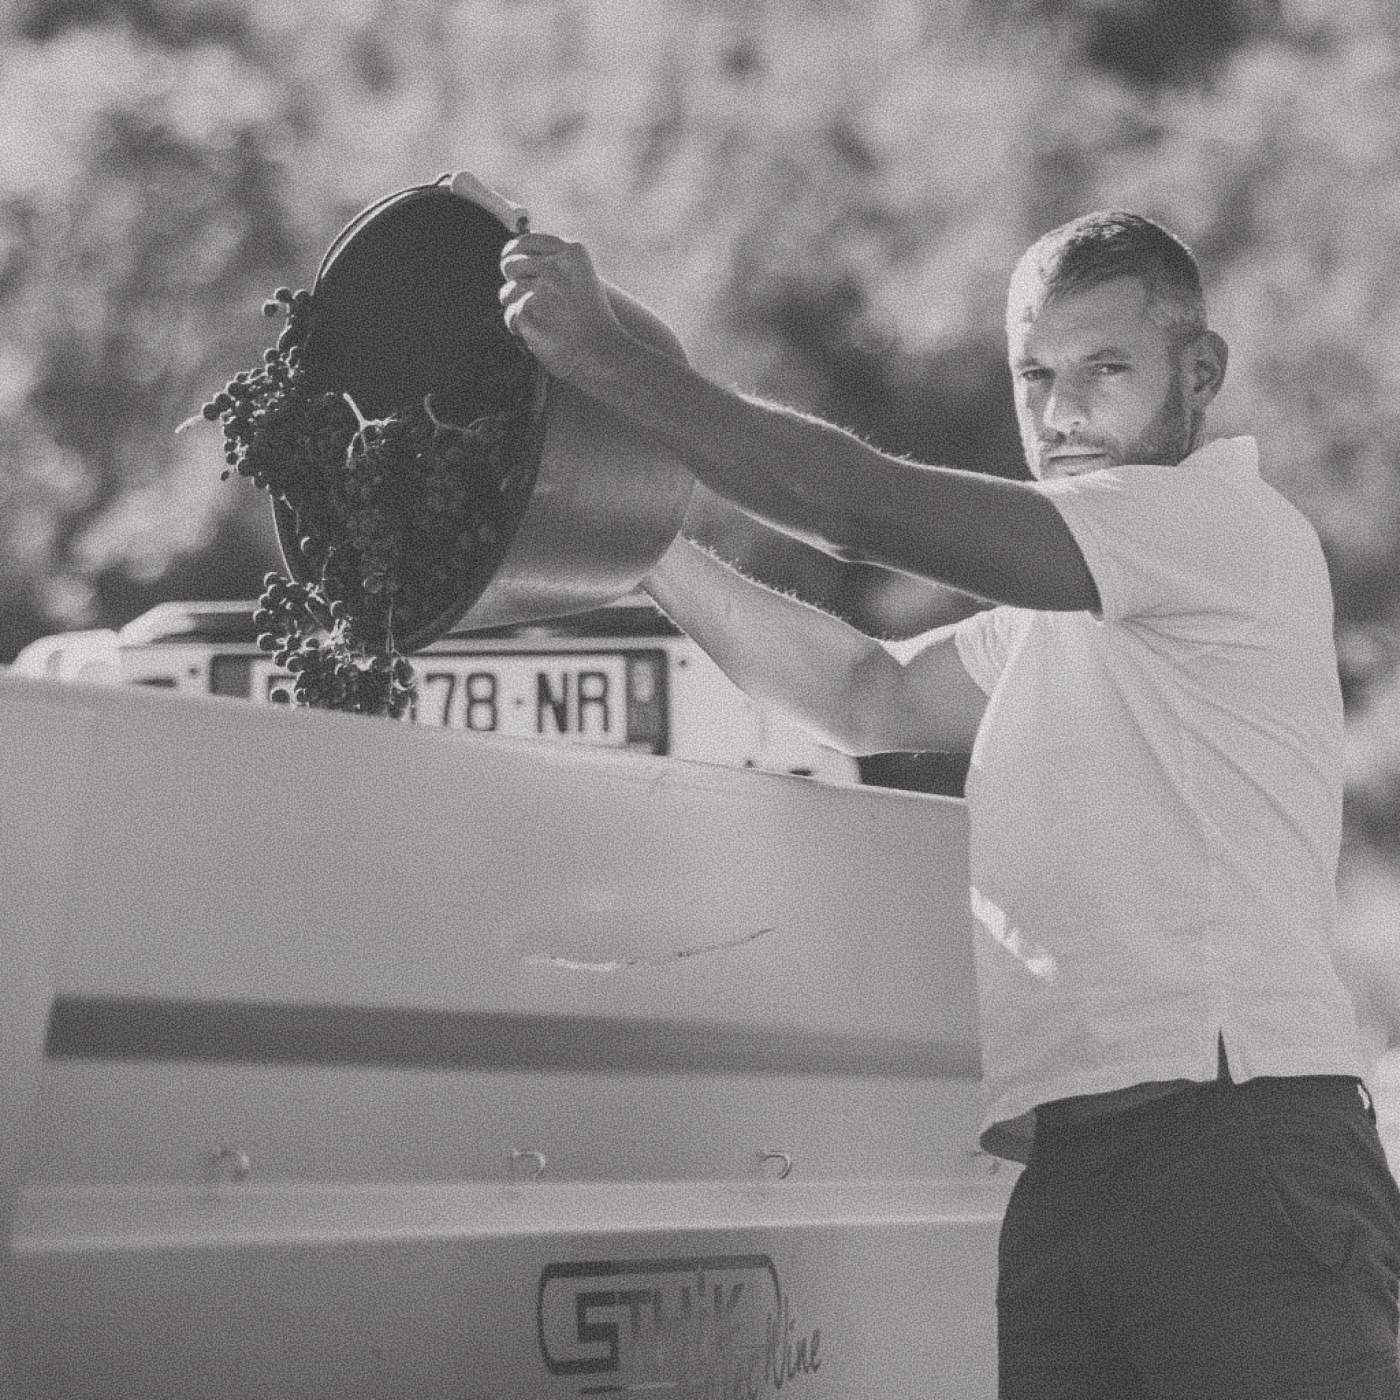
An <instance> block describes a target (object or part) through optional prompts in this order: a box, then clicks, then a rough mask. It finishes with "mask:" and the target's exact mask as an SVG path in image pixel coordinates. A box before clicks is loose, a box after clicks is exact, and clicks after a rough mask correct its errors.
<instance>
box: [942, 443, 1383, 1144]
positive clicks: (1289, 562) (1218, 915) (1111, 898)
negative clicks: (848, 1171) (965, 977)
mask: <svg viewBox="0 0 1400 1400" xmlns="http://www.w3.org/2000/svg"><path fill="white" fill-rule="evenodd" d="M1038 489H1040V490H1042V491H1044V492H1045V494H1046V495H1047V496H1049V497H1050V498H1051V499H1052V500H1053V501H1054V502H1055V504H1056V506H1057V507H1058V508H1059V510H1060V512H1061V514H1062V515H1063V517H1064V519H1065V521H1066V522H1067V523H1068V525H1069V528H1070V530H1071V531H1072V532H1073V534H1074V537H1075V539H1076V540H1077V541H1078V543H1079V546H1080V548H1081V549H1082V551H1083V553H1084V557H1085V560H1086V561H1087V563H1088V565H1089V569H1090V571H1091V572H1092V574H1093V576H1094V581H1095V583H1096V584H1097V585H1098V590H1099V596H1100V599H1101V602H1102V614H1101V616H1094V615H1090V614H1088V613H1083V612H1079V613H1069V612H1039V611H1031V610H1027V609H1021V608H1009V607H997V608H993V609H990V610H988V611H986V612H982V613H978V614H976V615H974V616H973V617H971V618H968V619H967V620H966V621H965V622H962V623H960V624H958V626H957V628H956V630H955V633H954V635H955V639H956V644H957V647H958V651H959V653H960V655H961V657H962V660H963V664H964V665H965V666H966V668H967V670H968V673H969V674H970V675H971V676H972V677H973V679H974V680H975V681H976V682H977V683H978V685H980V686H981V688H982V689H983V690H985V691H986V692H987V694H988V696H989V697H990V698H989V701H988V705H987V710H986V714H985V716H984V718H983V720H982V724H981V727H980V729H979V731H978V735H977V740H976V745H975V748H974V750H973V754H972V764H971V768H970V771H969V775H968V781H967V804H968V811H969V818H970V840H971V875H970V880H971V886H972V892H971V899H972V909H973V913H974V915H975V921H974V922H975V928H976V938H977V980H978V997H979V1003H980V1009H981V1021H982V1046H983V1069H984V1089H985V1093H986V1113H985V1117H984V1120H983V1132H982V1145H983V1146H984V1147H985V1148H986V1149H987V1150H988V1151H991V1152H995V1153H997V1154H999V1155H1002V1156H1007V1157H1012V1158H1015V1159H1017V1160H1025V1155H1026V1150H1027V1149H1028V1147H1029V1141H1030V1136H1031V1133H1032V1131H1033V1122H1034V1120H1033V1117H1032V1116H1031V1110H1033V1109H1034V1107H1035V1105H1036V1104H1038V1103H1043V1102H1046V1101H1048V1100H1051V1099H1058V1098H1064V1097H1067V1096H1070V1095H1075V1094H1095V1093H1103V1092H1105V1091H1108V1090H1112V1089H1122V1088H1126V1087H1128V1086H1130V1085H1133V1084H1138V1083H1143V1082H1146V1081H1151V1080H1164V1079H1179V1078H1186V1079H1196V1080H1208V1079H1213V1078H1215V1075H1216V1060H1217V1049H1216V1037H1217V1035H1218V1034H1219V1033H1222V1032H1223V1035H1224V1039H1225V1046H1226V1050H1227V1053H1228V1055H1229V1060H1230V1067H1231V1072H1232V1075H1233V1077H1234V1078H1235V1079H1236V1080H1242V1079H1250V1078H1254V1077H1255V1076H1258V1075H1298V1074H1354V1075H1358V1076H1359V1075H1361V1074H1362V1073H1363V1052H1362V1047H1361V1043H1360V1039H1359V1036H1358V1033H1357V1029H1356V1021H1355V1016H1354V1013H1353V1010H1352V1005H1351V1002H1350V1000H1349V998H1348V996H1347V993H1346V991H1345V990H1344V988H1343V986H1342V984H1341V982H1340V980H1339V979H1338V977H1337V975H1336V973H1335V971H1334V970H1333V967H1332V963H1331V959H1330V949H1331V945H1332V941H1333V938H1334V936H1335V923H1336V910H1335V880H1336V868H1337V856H1338V849H1339V845H1340V837H1341V797H1342V793H1341V782H1342V776H1341V775H1342V706H1341V694H1340V689H1339V685H1338V680H1337V664H1336V655H1335V651H1334V647H1333V637H1332V621H1333V618H1332V594H1331V588H1330V584H1329V581H1328V575H1327V570H1326V566H1325V564H1324V561H1323V557H1322V552H1321V549H1320V547H1319V545H1318V541H1317V537H1316V535H1315V533H1314V532H1313V530H1312V528H1311V526H1310V525H1309V524H1308V523H1307V522H1306V521H1305V520H1304V519H1303V517H1302V516H1301V515H1300V514H1299V513H1298V512H1297V511H1296V510H1295V509H1294V508H1293V507H1292V506H1291V505H1289V504H1288V502H1287V501H1285V500H1284V498H1283V497H1282V496H1280V495H1279V494H1278V492H1277V491H1275V490H1274V489H1273V488H1272V487H1270V486H1269V485H1267V484H1266V483H1265V482H1264V481H1263V480H1262V479H1261V478H1260V476H1259V471H1258V451H1257V449H1256V447H1255V444H1254V441H1253V439H1250V438H1234V439H1228V440H1223V441H1218V442H1215V443H1212V444H1210V445H1209V446H1207V447H1205V448H1203V449H1201V450H1200V451H1198V452H1196V453H1194V454H1192V455H1191V456H1190V457H1188V458H1186V460H1185V461H1183V462H1181V463H1180V464H1179V465H1177V466H1171V467H1166V466H1125V467H1119V468H1115V469H1111V470H1105V471H1097V472H1090V473H1086V474H1084V475H1082V476H1078V477H1073V478H1070V479H1068V480H1062V481H1054V482H1046V483H1042V484H1041V485H1040V486H1039V488H1038Z"/></svg>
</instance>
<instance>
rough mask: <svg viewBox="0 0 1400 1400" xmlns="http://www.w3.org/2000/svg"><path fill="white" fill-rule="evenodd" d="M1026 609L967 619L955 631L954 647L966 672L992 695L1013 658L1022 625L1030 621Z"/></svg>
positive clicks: (992, 611)
mask: <svg viewBox="0 0 1400 1400" xmlns="http://www.w3.org/2000/svg"><path fill="white" fill-rule="evenodd" d="M1029 616H1030V615H1029V614H1028V613H1027V612H1026V611H1025V609H1023V608H1010V607H999V608H986V609H984V610H983V611H982V612H976V613H973V614H972V616H971V617H965V618H964V619H963V620H962V621H961V622H959V623H958V624H957V625H956V626H955V627H954V628H953V644H954V646H956V647H957V649H958V656H959V657H960V658H961V659H962V664H963V668H964V669H965V670H966V671H967V674H968V675H969V676H971V677H972V679H973V680H974V681H975V682H976V684H977V686H978V687H979V688H980V689H981V690H982V691H983V692H985V693H986V694H987V695H990V694H991V693H992V691H993V690H994V689H995V688H996V683H997V681H998V680H999V679H1000V678H1001V673H1002V672H1003V671H1004V670H1005V669H1006V663H1007V660H1008V658H1009V657H1010V656H1011V652H1012V649H1013V648H1014V646H1015V643H1016V639H1017V637H1018V636H1019V634H1020V632H1021V630H1022V626H1021V624H1022V623H1024V622H1025V621H1027V620H1029Z"/></svg>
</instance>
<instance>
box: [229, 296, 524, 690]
mask: <svg viewBox="0 0 1400 1400" xmlns="http://www.w3.org/2000/svg"><path fill="white" fill-rule="evenodd" d="M279 310H280V311H282V312H284V314H285V315H286V326H285V328H284V329H283V331H282V333H281V335H280V336H279V338H278V341H277V344H276V345H275V346H274V347H272V348H271V349H269V350H268V351H267V352H266V354H265V355H264V358H263V364H262V366H261V367H260V368H259V369H257V370H256V371H244V372H242V373H240V374H238V375H237V376H236V377H235V378H234V379H232V380H231V381H229V383H228V384H227V385H226V386H225V387H224V389H223V390H222V391H221V392H220V393H218V394H217V395H215V396H214V397H213V398H212V399H211V400H210V401H209V402H208V403H206V404H205V405H204V406H203V409H202V410H201V412H202V415H203V417H204V418H205V419H207V420H208V421H210V422H213V421H215V420H222V423H223V431H224V457H225V461H226V464H227V467H226V470H225V471H224V473H223V475H224V477H225V479H227V478H228V477H229V476H231V475H233V474H234V473H235V472H236V473H237V474H238V475H239V476H242V477H246V478H248V479H249V480H251V481H252V483H253V484H254V485H255V486H256V487H258V488H259V489H260V490H264V491H267V492H268V493H269V494H270V495H271V496H273V497H274V498H275V499H277V500H278V501H280V502H281V503H282V505H283V506H284V507H285V508H286V509H287V510H288V511H289V512H290V513H291V514H292V516H294V518H295V521H296V535H297V552H298V554H299V556H300V560H301V563H302V565H303V566H304V571H305V575H306V576H307V577H308V578H310V579H313V580H314V582H310V583H298V582H294V581H293V580H291V579H288V578H284V577H282V576H281V575H278V574H270V575H269V576H268V578H267V579H266V580H265V581H264V591H263V594H262V597H261V598H260V599H259V605H258V613H257V616H258V619H259V621H258V628H259V632H260V633H261V634H262V635H261V636H260V638H259V645H261V646H263V647H264V649H265V650H267V651H270V652H272V653H274V654H275V656H276V658H277V660H278V663H279V664H280V665H286V666H287V667H288V669H289V670H291V671H292V672H293V675H294V678H295V683H294V691H295V696H296V700H297V703H298V704H304V705H314V706H319V707H322V708H328V709H340V710H347V711H351V712H354V713H357V714H387V715H392V716H395V717H397V716H398V715H401V714H403V713H404V711H405V709H406V708H407V706H408V704H409V702H410V700H411V697H412V673H411V668H410V667H409V664H408V662H407V660H406V658H405V657H404V656H403V654H402V653H401V651H400V650H399V648H398V647H397V645H396V643H395V632H396V631H397V632H398V634H399V636H411V635H412V634H413V633H414V632H415V631H416V630H417V629H419V628H420V627H423V626H429V625H431V624H432V622H433V621H434V617H435V615H436V614H437V613H439V612H440V611H441V610H442V607H443V605H444V601H445V600H446V601H447V602H449V603H450V601H451V600H452V598H453V596H454V588H458V587H459V585H460V581H461V580H462V579H463V578H465V577H468V576H469V574H470V571H471V569H472V567H473V560H474V558H475V556H477V555H478V554H479V553H480V552H481V550H482V549H483V548H489V547H490V546H491V545H493V544H494V543H495V542H496V541H497V540H498V539H499V538H500V537H501V532H502V530H503V528H504V521H505V518H506V516H507V515H509V514H510V512H511V511H512V510H513V509H515V507H516V506H517V505H518V503H519V495H520V492H519V489H518V488H521V487H522V486H526V487H528V482H527V481H526V480H525V479H524V476H525V465H526V464H525V463H524V462H523V461H516V460H515V457H514V454H513V452H512V449H511V444H512V442H513V441H515V440H518V438H519V436H520V434H521V433H523V431H524V430H525V427H526V424H527V421H528V416H529V414H530V411H531V403H532V393H531V390H530V385H531V384H532V382H533V381H532V377H531V376H532V373H533V371H532V362H531V361H530V360H529V357H528V356H527V355H525V354H524V352H522V353H521V356H520V359H519V361H518V362H516V363H513V364H507V365H506V366H503V367H502V366H495V367H491V368H490V369H488V371H487V372H488V374H489V375H491V376H494V381H493V382H490V383H486V384H484V385H480V386H478V394H479V397H481V398H483V400H484V401H485V402H494V403H506V404H509V405H512V407H511V408H508V409H506V410H504V411H502V412H498V413H492V414H487V415H484V416H479V417H477V418H475V419H474V420H473V421H471V422H469V423H467V424H465V425H460V424H457V423H454V422H451V421H449V420H448V418H446V417H444V416H441V415H440V414H439V412H438V408H437V406H436V405H435V403H434V401H433V398H432V396H431V395H429V396H426V397H425V398H423V399H422V400H421V401H420V402H417V403H409V404H406V405H402V406H400V407H398V408H397V409H396V410H395V411H394V412H392V413H390V414H387V415H385V416H383V417H380V418H367V417H365V415H364V414H363V413H362V412H361V410H360V407H359V405H358V404H356V402H355V401H354V399H353V398H352V397H351V396H350V395H349V394H347V393H337V392H335V391H333V390H327V389H325V388H323V387H317V386H315V385H313V384H312V383H311V382H310V376H309V375H308V372H307V367H306V348H307V345H308V343H309V340H310V338H311V336H312V333H313V331H314V328H315V307H314V299H313V297H312V294H311V293H310V292H308V291H296V292H293V291H291V290H289V289H288V288H286V287H282V288H279V289H278V290H277V292H276V293H275V294H274V297H273V299H272V300H271V301H269V302H267V304H266V305H265V306H264V307H263V311H264V314H266V315H268V316H275V315H277V313H278V312H279Z"/></svg>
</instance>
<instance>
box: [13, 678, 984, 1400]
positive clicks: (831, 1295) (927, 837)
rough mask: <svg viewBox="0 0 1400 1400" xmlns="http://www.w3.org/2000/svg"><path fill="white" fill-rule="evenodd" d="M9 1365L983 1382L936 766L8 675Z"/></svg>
mask: <svg viewBox="0 0 1400 1400" xmlns="http://www.w3.org/2000/svg"><path fill="white" fill-rule="evenodd" d="M0 726H2V727H3V732H4V734H5V735H6V739H5V743H4V745H3V746H0V770H3V778H4V786H3V790H2V791H0V804H3V811H0V875H3V878H4V882H5V889H6V898H5V901H4V906H3V913H2V914H0V918H3V920H4V924H3V941H2V942H0V958H3V960H4V963H5V966H4V975H3V976H0V999H3V1009H4V1011H5V1013H6V1014H5V1015H4V1017H3V1019H2V1020H0V1025H3V1028H4V1029H3V1034H4V1035H5V1037H6V1040H5V1047H4V1048H5V1058H4V1064H5V1066H6V1069H5V1071H4V1075H3V1081H0V1094H3V1101H2V1102H0V1107H3V1110H4V1112H5V1117H6V1121H7V1122H10V1123H20V1124H23V1125H26V1126H27V1128H28V1139H27V1141H23V1140H21V1139H20V1138H16V1137H15V1136H14V1135H7V1140H6V1141H5V1142H4V1143H3V1145H0V1227H3V1228H4V1231H5V1238H7V1239H8V1241H9V1248H8V1250H7V1251H6V1253H5V1255H4V1256H3V1258H4V1268H5V1277H4V1279H3V1283H4V1287H5V1293H4V1296H5V1298H6V1300H7V1303H6V1314H5V1320H6V1324H7V1326H6V1333H5V1337H6V1345H7V1348H8V1366H9V1370H10V1373H11V1374H10V1376H9V1378H8V1380H0V1393H6V1392H4V1390H3V1386H4V1385H8V1387H9V1390H8V1393H7V1395H8V1396H14V1397H24V1400H29V1397H35V1398H36V1400H47V1398H48V1397H53V1398H54V1400H57V1397H63V1400H81V1397H93V1400H97V1397H103V1400H127V1397H130V1400H138V1397H139V1398H140V1400H146V1397H151V1396H157V1395H169V1396H187V1395H200V1396H205V1397H210V1400H223V1397H228V1400H232V1398H233V1397H235V1396H237V1397H240V1400H242V1397H247V1396H256V1397H261V1398H262V1400H271V1398H272V1397H288V1400H290V1398H291V1397H297V1400H304V1397H326V1400H330V1397H336V1398H337V1400H340V1398H341V1397H349V1396H362V1397H381V1396H382V1397H389V1396H395V1397H400V1396H410V1395H411V1396H414V1397H430V1396H431V1397H444V1398H446V1397H452V1400H462V1397H474V1396H487V1395H490V1396H492V1397H515V1396H519V1397H522V1398H523V1397H526V1396H529V1397H551V1396H560V1397H563V1396H570V1397H574V1396H587V1395H626V1394H638V1395H640V1394H653V1393H660V1394H671V1395H676V1396H694V1397H711V1396H714V1397H719V1396H724V1397H728V1396H748V1397H752V1396H758V1395H764V1394H770V1393H774V1392H776V1391H777V1390H779V1389H781V1388H783V1387H785V1386H786V1387H791V1388H792V1390H793V1392H794V1394H795V1395H797V1396H804V1395H805V1396H810V1397H813V1400H821V1398H822V1397H831V1400H836V1397H843V1400H844V1398H845V1397H851V1396H857V1395H879V1396H881V1397H885V1400H897V1398H898V1397H909V1400H913V1397H916V1396H917V1397H919V1398H920V1400H925V1397H930V1396H948V1397H957V1400H976V1397H979V1396H985V1397H990V1396H992V1395H993V1394H994V1392H995V1346H994V1331H995V1323H994V1307H993V1291H994V1273H995V1240H996V1232H997V1228H998V1224H999V1220H1000V1215H1001V1211H1002V1207H1003V1204H1004V1201H1005V1197H1006V1193H1007V1190H1008V1187H1009V1184H1010V1182H1009V1180H1008V1179H1007V1178H1008V1176H1009V1173H1008V1172H1006V1171H1002V1172H999V1173H991V1172H989V1171H988V1168H987V1165H986V1160H985V1159H984V1158H982V1157H980V1156H979V1155H978V1154H977V1153H976V1151H975V1147H976V1143H975V1134H976V1127H977V1074H978V1053H977V1040H976V1017H975V1001H974V994H973V977H972V949H971V942H970V935H969V929H968V920H969V917H970V915H969V913H968V909H967V889H966V870H965V861H966V847H965V829H964V820H963V809H962V805H961V803H959V802H956V801H953V800H950V799H942V798H935V797H928V796H922V795H917V794H912V793H906V792H893V791H882V790H876V789H871V788H861V787H854V786H838V785H832V784H825V783H820V782H812V781H810V780H805V779H802V778H795V777H786V776H781V775H777V774H771V773H761V772H752V771H742V770H737V769H727V768H721V767H717V766H711V765H706V764H699V763H691V762H685V761H681V760H677V759H673V758H665V757H650V756H648V757H639V756H638V755H636V754H621V753H615V752H611V751H606V750H599V749H585V748H580V747H575V746H569V747H561V746H548V745H540V744H532V743H530V742H528V741H524V740H519V741H517V740H511V739H504V738H500V737H492V738H480V739H478V738H475V737H474V736H471V735H463V734H460V733H459V734H447V733H445V732H442V731H437V730H432V729H427V728H421V727H413V726H405V725H390V724H382V723H376V722H373V721H366V720H361V719H355V718H350V717H345V716H340V715H329V714H320V713H311V712H301V711H297V712H293V711H289V710H286V709H282V708H278V707H275V706H252V705H248V704H246V703H242V702H239V701H235V700H224V699H219V698H207V697H197V696H188V695H173V694H168V693H159V692H152V691H147V690H143V689H137V688H130V687H102V686H90V685H65V684H59V683H57V682H54V681H46V680H41V679H33V678H29V677H25V676H20V675H16V674H13V673H5V672H0Z"/></svg>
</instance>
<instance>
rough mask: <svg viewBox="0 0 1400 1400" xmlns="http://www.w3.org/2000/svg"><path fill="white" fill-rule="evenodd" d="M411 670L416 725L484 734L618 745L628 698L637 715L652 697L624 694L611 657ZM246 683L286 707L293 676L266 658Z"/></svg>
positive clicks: (451, 659) (477, 659)
mask: <svg viewBox="0 0 1400 1400" xmlns="http://www.w3.org/2000/svg"><path fill="white" fill-rule="evenodd" d="M648 661H650V657H648ZM413 671H414V680H415V683H416V686H417V698H416V700H415V701H414V704H413V708H412V711H411V713H410V718H411V719H412V720H413V721H414V722H415V723H417V724H427V725H433V726H435V727H439V728H445V729H465V730H472V731H475V732H477V733H482V734H505V735H510V736H514V737H517V738H530V739H559V740H564V741H572V742H575V743H585V744H604V745H622V744H626V743H628V742H629V738H630V739H631V740H632V741H633V742H635V741H636V739H637V738H638V737H639V736H637V735H635V734H634V735H629V732H628V729H629V725H628V720H629V701H631V702H632V704H631V707H630V708H631V709H634V710H635V709H636V708H637V704H636V702H637V700H638V699H639V698H641V699H643V700H648V701H649V700H650V699H651V697H649V696H647V697H639V696H638V695H636V694H635V693H634V692H636V691H637V689H638V687H637V685H636V677H633V685H632V686H631V687H630V691H631V692H633V693H629V685H628V665H627V658H626V657H625V656H621V655H618V654H616V653H594V652H587V653H580V652H573V653H568V654H563V655H560V654H553V655H543V654H535V653H530V654H523V655H508V654H500V653H474V654H465V655H452V654H450V653H448V654H444V653H440V652H428V653H426V654H424V655H422V656H417V657H414V658H413ZM250 680H251V685H250V692H251V694H250V698H252V699H254V700H259V701H264V702H266V701H271V702H272V703H274V704H288V703H290V702H291V698H292V678H291V676H290V675H288V674H287V672H285V671H283V670H281V669H279V668H278V667H276V666H275V665H273V663H272V662H271V661H269V660H264V659H262V658H259V659H258V660H256V661H254V662H253V668H252V675H251V677H250ZM632 727H633V728H634V729H635V728H636V725H635V724H634V725H633V726H632ZM646 747H648V748H650V747H653V745H651V744H647V745H646Z"/></svg>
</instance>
